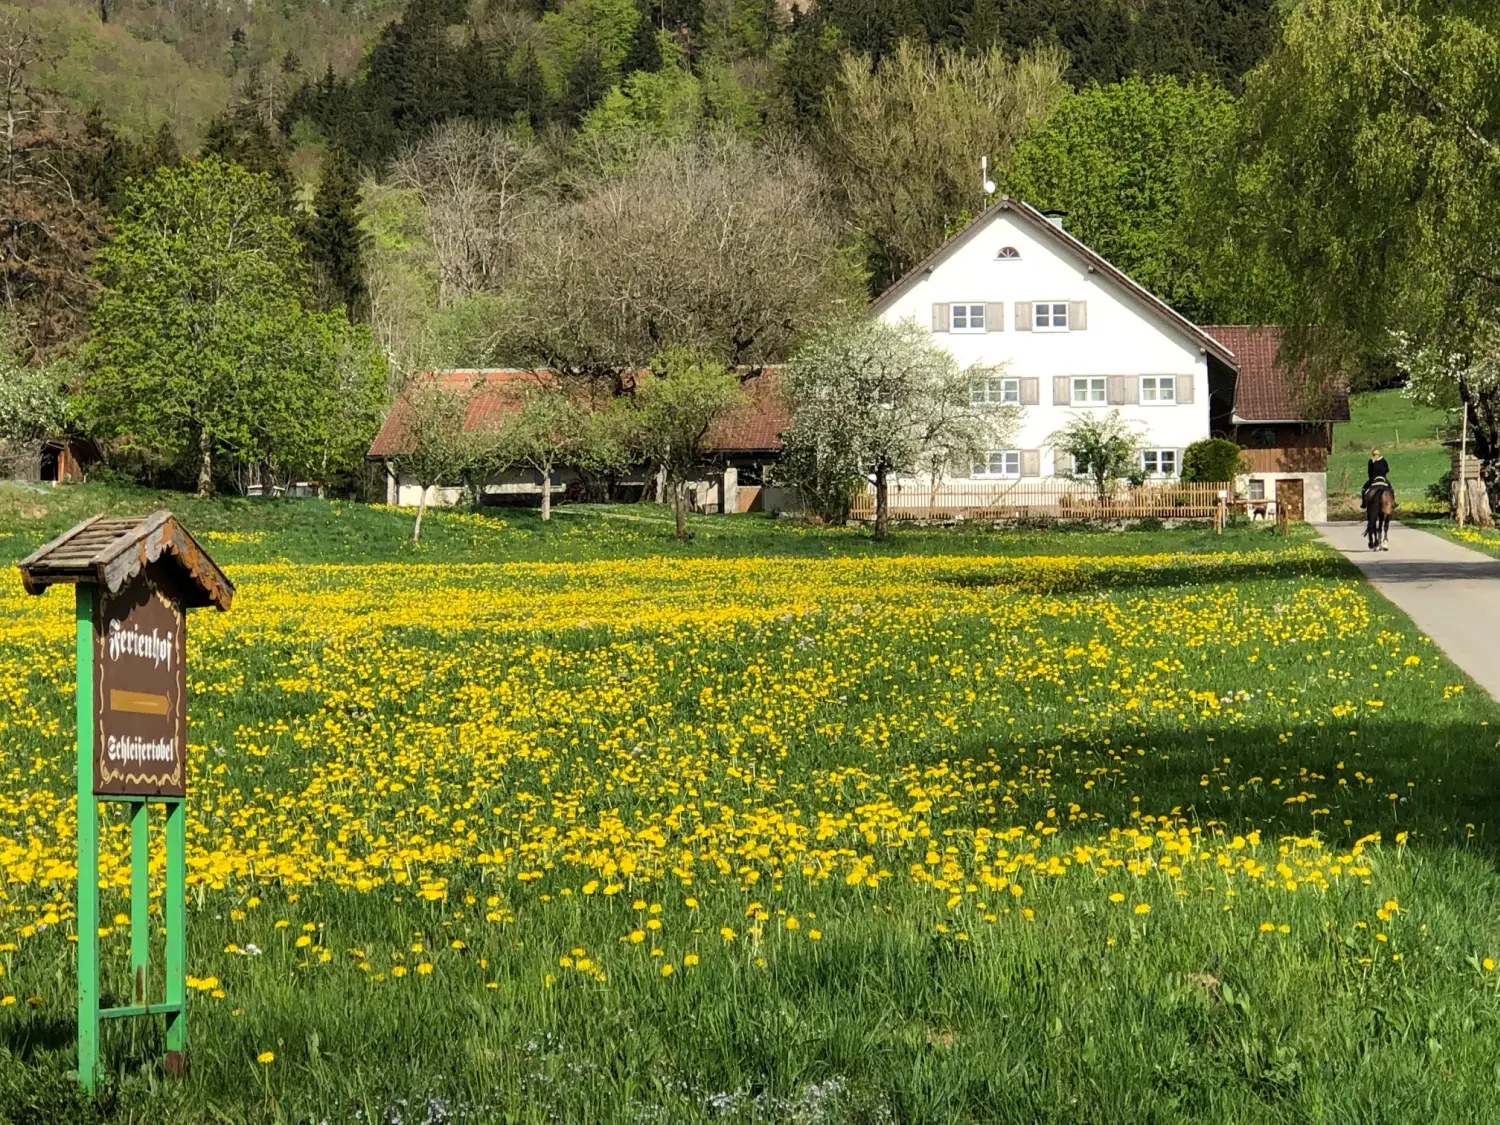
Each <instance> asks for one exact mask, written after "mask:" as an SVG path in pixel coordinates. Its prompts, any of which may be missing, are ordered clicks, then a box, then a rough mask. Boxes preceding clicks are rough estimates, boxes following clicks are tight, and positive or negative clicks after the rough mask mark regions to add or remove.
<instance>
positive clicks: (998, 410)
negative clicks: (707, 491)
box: [782, 319, 1019, 539]
mask: <svg viewBox="0 0 1500 1125" xmlns="http://www.w3.org/2000/svg"><path fill="white" fill-rule="evenodd" d="M994 375H995V369H994V368H991V367H985V366H979V365H974V366H970V367H968V368H961V367H960V366H959V365H958V361H957V360H956V359H954V358H953V356H952V354H951V353H950V352H948V351H947V350H946V349H944V348H942V347H940V346H939V345H938V344H936V343H934V342H933V339H932V334H931V333H930V332H928V331H927V330H926V329H925V328H923V327H922V326H920V325H918V324H917V323H915V322H914V321H910V320H907V321H903V322H901V323H899V324H890V323H887V322H885V321H879V320H864V319H861V320H856V321H852V322H849V323H843V324H837V325H834V326H832V327H829V328H826V329H824V330H822V331H820V332H818V333H817V334H816V335H814V336H813V337H812V338H811V339H809V340H808V341H807V342H806V343H805V344H804V345H803V346H802V347H801V348H799V349H798V351H797V353H796V355H795V356H794V357H793V358H792V362H791V363H790V364H788V366H787V370H786V379H785V390H786V394H787V397H788V399H789V401H790V405H791V407H792V424H791V427H790V428H789V429H788V431H787V432H786V433H785V434H783V435H782V442H783V445H784V448H785V450H786V461H785V468H784V470H783V477H784V479H786V480H787V481H788V483H791V484H795V485H797V486H799V487H801V488H804V489H806V490H807V491H808V492H809V494H810V495H811V496H812V498H813V499H814V502H815V503H816V504H817V506H818V507H819V508H820V510H821V511H822V512H823V513H824V514H827V515H837V514H838V513H839V510H840V506H841V505H842V511H843V512H847V510H848V507H847V504H848V496H849V490H850V488H851V487H854V486H857V482H863V481H865V480H873V482H874V485H875V537H876V538H877V539H884V538H886V536H887V535H888V534H889V532H890V516H889V504H888V498H889V482H890V478H891V476H892V475H893V474H896V473H902V472H915V471H919V470H921V471H926V472H928V473H930V474H931V475H932V476H933V477H934V478H937V477H940V476H941V475H942V474H943V472H944V471H945V470H946V469H947V467H948V466H950V465H953V464H964V465H967V464H968V463H969V461H970V460H971V458H972V457H974V456H975V455H977V454H978V453H979V452H980V451H982V450H984V449H987V448H994V447H995V446H997V445H1003V444H1004V443H1005V441H1006V440H1007V439H1008V437H1009V436H1010V434H1011V433H1013V432H1014V428H1015V426H1016V424H1017V423H1018V421H1019V408H1018V407H1013V406H1010V407H995V406H981V405H976V404H975V403H974V401H973V396H972V394H971V393H970V387H971V384H972V383H973V382H974V381H975V380H976V379H984V378H989V377H993V376H994Z"/></svg>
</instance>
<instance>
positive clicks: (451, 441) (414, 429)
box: [391, 377, 496, 543]
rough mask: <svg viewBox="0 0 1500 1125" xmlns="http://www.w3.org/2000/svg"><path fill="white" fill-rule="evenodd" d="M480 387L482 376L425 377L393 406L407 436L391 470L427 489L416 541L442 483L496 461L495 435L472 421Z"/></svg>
mask: <svg viewBox="0 0 1500 1125" xmlns="http://www.w3.org/2000/svg"><path fill="white" fill-rule="evenodd" d="M479 391H480V384H479V382H478V381H477V380H476V381H474V382H470V383H466V384H456V385H455V384H449V383H446V382H444V381H443V380H442V379H439V378H433V377H426V378H419V379H418V380H417V381H416V382H414V383H413V384H412V385H411V386H410V387H409V388H408V389H407V393H406V394H405V395H403V396H402V398H401V399H400V401H399V402H397V404H396V405H395V406H394V407H393V408H392V409H393V410H394V411H395V412H396V418H397V422H398V425H399V432H400V434H401V452H400V453H398V454H396V455H395V456H393V457H392V458H391V468H392V470H394V471H395V472H396V473H398V474H401V475H403V476H409V477H411V479H412V480H413V481H415V482H416V484H417V486H418V487H419V488H420V489H421V490H422V491H421V495H420V496H419V497H418V499H417V519H416V522H415V523H414V524H412V529H411V541H412V542H413V543H417V542H420V541H421V539H422V518H423V517H424V516H425V515H426V514H427V495H428V493H429V492H431V491H432V490H433V489H434V488H437V487H438V486H440V485H445V484H447V485H456V484H458V483H459V482H460V481H462V480H464V479H465V478H466V477H467V476H468V475H469V473H470V472H471V471H472V470H473V469H475V468H476V467H477V466H480V465H484V464H486V463H487V462H493V460H494V456H495V448H496V443H495V435H494V434H493V433H491V432H489V431H483V430H475V429H471V428H470V426H469V424H468V419H469V411H470V407H471V405H472V403H473V401H474V397H475V395H477V394H478V393H479Z"/></svg>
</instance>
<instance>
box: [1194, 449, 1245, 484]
mask: <svg viewBox="0 0 1500 1125" xmlns="http://www.w3.org/2000/svg"><path fill="white" fill-rule="evenodd" d="M1239 468H1240V447H1239V446H1238V445H1236V444H1235V443H1234V442H1232V441H1229V440H1228V439H1227V438H1209V439H1208V440H1206V441H1195V442H1193V444H1192V445H1190V446H1188V447H1187V449H1185V450H1183V453H1182V479H1183V480H1185V481H1198V482H1201V483H1204V484H1223V483H1225V482H1227V481H1232V480H1234V478H1235V474H1236V473H1238V472H1239Z"/></svg>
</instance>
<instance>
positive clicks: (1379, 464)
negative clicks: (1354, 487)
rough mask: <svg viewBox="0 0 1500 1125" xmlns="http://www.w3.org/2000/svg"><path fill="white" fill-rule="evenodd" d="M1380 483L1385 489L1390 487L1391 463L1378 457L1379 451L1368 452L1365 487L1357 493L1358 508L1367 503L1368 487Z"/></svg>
mask: <svg viewBox="0 0 1500 1125" xmlns="http://www.w3.org/2000/svg"><path fill="white" fill-rule="evenodd" d="M1377 480H1378V481H1380V482H1381V483H1382V484H1384V485H1385V486H1386V487H1387V488H1390V486H1391V463H1390V462H1389V461H1387V460H1386V459H1385V458H1384V457H1382V456H1381V455H1380V450H1378V449H1372V450H1370V463H1369V464H1368V465H1366V466H1365V486H1364V488H1362V489H1360V492H1359V506H1360V507H1361V508H1363V507H1364V506H1365V505H1366V503H1367V502H1368V499H1369V495H1370V486H1371V485H1372V484H1374V483H1375V482H1376V481H1377Z"/></svg>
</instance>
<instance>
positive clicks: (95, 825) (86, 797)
mask: <svg viewBox="0 0 1500 1125" xmlns="http://www.w3.org/2000/svg"><path fill="white" fill-rule="evenodd" d="M77 590H78V595H77V596H78V601H77V609H76V619H77V624H78V684H77V689H76V697H77V710H78V911H77V926H78V1081H79V1083H80V1084H81V1085H82V1086H83V1088H84V1089H85V1090H87V1091H88V1092H89V1093H93V1092H94V1087H95V1084H96V1083H97V1082H98V1078H99V801H98V798H96V797H95V796H94V588H93V587H92V586H89V585H85V584H83V583H79V585H78V587H77Z"/></svg>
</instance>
